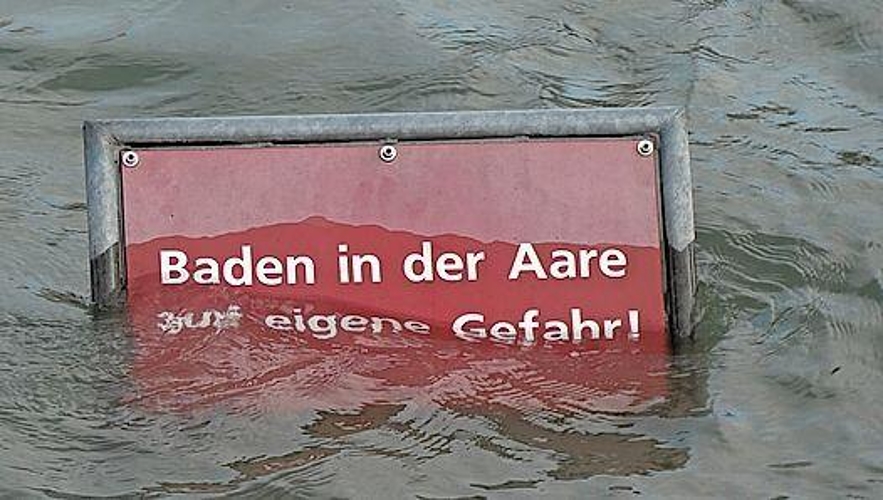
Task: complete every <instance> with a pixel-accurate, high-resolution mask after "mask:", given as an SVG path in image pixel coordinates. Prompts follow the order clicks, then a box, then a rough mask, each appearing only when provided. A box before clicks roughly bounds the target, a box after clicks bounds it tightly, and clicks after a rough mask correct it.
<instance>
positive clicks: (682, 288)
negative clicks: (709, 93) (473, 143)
mask: <svg viewBox="0 0 883 500" xmlns="http://www.w3.org/2000/svg"><path fill="white" fill-rule="evenodd" d="M83 134H84V142H85V149H84V152H85V164H86V199H87V205H88V219H89V259H90V265H91V284H92V300H93V302H94V303H95V305H96V306H97V307H98V308H108V307H115V306H119V305H120V304H122V303H123V297H124V296H125V289H126V276H125V272H126V271H125V270H126V266H125V242H124V241H123V237H124V233H123V230H122V224H123V213H122V189H121V184H122V183H121V169H122V166H121V155H122V153H123V152H124V151H126V150H127V149H128V148H133V147H139V148H144V147H169V146H192V147H212V148H218V147H235V146H245V145H248V146H266V147H271V146H274V145H289V144H304V143H322V142H326V143H327V142H352V141H360V142H365V141H377V142H378V144H381V143H384V142H389V141H396V140H403V141H404V140H457V139H498V138H507V137H508V138H511V137H527V138H555V137H557V138H567V137H574V138H576V137H622V136H636V135H637V136H640V135H646V136H653V139H654V140H655V141H656V142H657V143H658V150H659V176H658V177H659V179H660V184H661V189H660V190H659V192H660V194H661V199H662V200H661V201H662V208H661V209H662V214H661V216H662V219H663V222H664V223H663V224H662V228H663V231H662V232H663V235H662V246H663V255H664V259H665V263H664V266H663V268H664V270H665V275H666V276H665V283H666V287H667V290H665V291H664V295H665V303H666V313H667V315H668V318H669V331H670V333H671V336H672V339H674V340H678V339H683V338H686V337H689V336H691V334H692V331H691V327H692V310H693V302H694V294H695V291H696V277H695V263H694V255H693V247H694V240H695V231H694V225H693V196H692V182H691V175H690V156H689V149H688V141H687V129H686V124H685V117H684V112H683V110H681V109H680V108H674V107H660V108H603V109H591V110H569V109H568V110H564V109H562V110H530V111H473V112H431V113H382V114H339V115H300V116H255V117H226V118H156V119H121V120H94V121H86V122H85V123H84V125H83Z"/></svg>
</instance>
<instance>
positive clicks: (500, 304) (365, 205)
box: [122, 138, 669, 399]
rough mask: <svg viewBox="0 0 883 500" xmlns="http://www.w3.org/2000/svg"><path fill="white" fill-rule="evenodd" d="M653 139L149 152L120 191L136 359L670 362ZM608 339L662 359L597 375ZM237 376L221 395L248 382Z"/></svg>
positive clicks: (164, 371) (408, 381)
mask: <svg viewBox="0 0 883 500" xmlns="http://www.w3.org/2000/svg"><path fill="white" fill-rule="evenodd" d="M638 142H639V141H638V139H635V138H610V139H543V140H541V139H530V140H527V139H525V140H484V141H459V142H458V141H444V142H443V141H435V142H407V143H398V144H395V145H394V146H393V147H387V148H385V149H382V148H381V147H380V146H379V145H378V144H368V143H341V144H317V145H298V146H285V147H243V148H232V147H231V148H212V149H196V148H194V149H184V148H170V149H144V150H136V152H137V154H138V162H137V165H136V166H134V167H132V168H124V169H123V174H122V199H123V214H124V219H123V220H124V235H125V263H126V276H127V289H128V303H129V310H130V311H131V314H132V315H133V317H134V318H135V320H136V323H137V324H139V325H141V326H142V328H139V330H138V331H139V334H138V342H139V347H140V348H141V351H140V352H141V359H140V361H141V363H140V365H139V367H138V370H140V372H141V373H142V375H143V376H144V377H145V379H147V380H151V381H152V382H151V383H153V384H154V385H155V386H160V385H162V384H161V383H160V382H158V380H165V377H169V380H171V379H172V378H174V379H176V380H181V379H183V378H186V377H187V376H190V377H191V378H192V377H197V378H199V377H202V378H205V377H209V378H211V377H214V376H215V375H217V373H219V371H218V370H219V369H220V368H219V367H223V366H226V367H227V368H228V369H229V373H234V375H235V376H233V377H232V379H230V380H234V379H235V380H240V381H241V380H244V379H249V377H244V378H243V377H241V375H242V373H241V372H242V371H243V370H244V371H246V372H249V373H251V374H252V375H254V374H260V373H265V372H266V371H267V370H268V366H275V367H277V368H278V367H280V366H283V365H284V366H286V367H288V368H286V369H287V370H290V371H291V372H292V373H295V372H297V370H299V369H301V368H303V366H307V365H309V363H308V364H307V365H298V362H295V361H296V360H297V359H303V360H305V359H307V358H310V356H313V357H312V358H310V359H314V360H315V359H319V358H324V359H326V360H328V359H338V358H336V357H337V356H340V355H341V353H342V352H346V353H348V354H347V356H349V355H353V356H359V355H362V356H371V355H372V353H373V355H376V354H377V353H382V352H383V350H384V349H389V348H397V349H410V350H411V351H413V355H412V356H411V357H410V359H416V360H419V361H420V363H417V364H406V365H401V366H387V365H385V364H384V362H383V361H382V359H386V358H384V357H383V356H379V357H375V358H374V360H373V364H371V367H370V369H369V368H366V369H367V370H369V371H370V372H371V373H374V374H375V376H376V375H377V373H381V372H382V374H383V378H384V379H385V380H386V381H387V383H388V384H390V385H392V386H396V387H403V386H409V385H414V384H417V385H426V384H427V383H430V382H427V381H428V380H431V379H432V378H433V377H438V376H441V375H442V374H445V375H446V376H448V375H450V374H451V373H454V372H456V370H457V369H460V368H464V367H466V366H470V367H471V368H472V369H476V366H478V364H480V363H479V362H478V361H479V360H484V361H482V362H484V363H490V364H489V365H488V366H493V367H496V368H494V369H492V370H490V372H493V371H494V370H498V369H499V362H500V360H501V359H506V360H509V361H511V362H513V363H540V364H539V365H535V366H538V367H539V368H538V369H540V371H542V370H552V371H554V372H556V373H557V374H558V375H557V377H558V379H559V380H562V381H565V382H567V383H573V384H579V383H580V381H585V380H587V379H590V378H591V379H594V380H596V381H597V380H599V379H600V380H607V381H611V380H614V382H611V383H614V385H615V380H616V379H619V380H622V379H629V377H631V378H632V379H634V378H635V377H637V379H642V380H643V379H644V378H645V377H652V372H653V371H654V370H656V369H658V368H660V367H659V366H656V365H657V364H659V363H663V364H664V361H661V360H663V357H662V356H661V355H664V354H665V353H667V352H668V347H669V339H668V334H667V331H666V324H667V322H666V313H665V305H664V304H665V301H664V294H663V290H664V267H663V257H662V255H663V251H662V244H661V228H660V209H659V207H660V199H659V196H660V195H659V181H658V173H657V159H656V157H655V155H653V154H640V153H639V149H640V148H638V147H637V146H638ZM379 153H380V154H379ZM219 332H222V334H220V335H219ZM209 338H211V339H212V340H211V342H208V341H207V339H209ZM208 344H211V345H208ZM243 344H248V345H251V346H259V345H265V346H266V345H272V346H273V348H272V349H269V350H266V351H261V350H260V349H258V351H256V352H263V354H261V355H255V354H254V353H252V354H246V355H243V354H242V353H243V352H245V351H243V350H242V348H241V347H242V345H243ZM340 349H344V351H341V350H340ZM347 349H349V350H347ZM446 349H453V350H454V351H457V352H466V351H468V353H469V354H468V355H467V356H465V357H463V356H454V357H450V356H449V357H447V358H446V357H444V356H442V357H439V356H438V355H437V354H438V353H439V352H443V351H445V350H446ZM464 350H465V351H464ZM602 351H604V352H610V353H611V354H612V351H615V352H617V353H622V354H623V355H637V354H639V353H642V354H645V355H650V357H651V358H652V359H653V360H655V361H652V362H648V361H646V359H651V358H646V357H645V358H642V359H645V361H644V362H643V364H642V363H632V362H628V361H624V362H620V361H618V362H615V363H612V364H611V363H607V364H606V367H605V368H603V370H602V371H603V375H599V373H598V372H597V370H598V363H597V361H592V360H591V359H590V358H591V357H592V356H593V355H594V354H597V353H599V352H602ZM237 352H238V353H239V354H235V353H237ZM430 352H431V353H435V355H429V353H430ZM269 353H271V354H269ZM359 353H362V354H359ZM629 353H631V354H629ZM236 356H239V358H236ZM254 356H258V357H259V358H260V359H254ZM280 356H281V357H282V358H285V359H286V360H287V361H285V363H282V364H280V362H279V359H281V358H279V357H280ZM268 357H269V358H272V359H274V360H275V361H268V359H267V358H268ZM340 359H342V358H340ZM293 360H294V361H293ZM201 362H204V363H203V364H201ZM304 363H306V361H304ZM477 363H478V364H477ZM233 365H236V368H232V366H233ZM620 365H621V366H620ZM209 366H211V368H209ZM298 366H300V368H298ZM309 366H313V365H309ZM613 366H616V367H617V368H616V369H615V370H613V372H615V373H616V375H615V376H613V375H611V368H612V367H613ZM221 371H223V370H221ZM490 372H488V373H490ZM229 373H228V374H229ZM151 377H152V378H151ZM228 378H229V377H228ZM223 379H224V377H223V376H222V377H218V378H215V379H212V380H213V382H212V383H211V384H208V386H211V387H213V389H211V390H209V391H208V393H211V392H212V391H215V392H218V391H220V392H223V391H226V390H231V389H230V387H231V386H230V385H229V384H230V383H233V385H234V386H236V387H240V386H241V384H239V383H235V382H230V380H227V381H224V380H223ZM418 380H419V381H422V382H419V383H418V382H416V381H418ZM600 383H601V384H602V385H603V383H604V382H600ZM224 384H227V385H224ZM237 384H239V385H237ZM184 385H186V384H182V385H181V386H180V387H178V388H177V391H178V394H179V395H180V391H181V390H182V387H183V386H184ZM639 385H641V384H639ZM650 385H651V386H652V388H650V389H647V390H648V391H649V395H651V396H652V395H653V394H656V395H658V393H659V390H660V389H659V387H658V385H653V384H650ZM643 386H644V387H645V388H646V387H647V385H646V384H643ZM188 387H192V384H191V385H189V386H188ZM203 387H206V386H205V385H203ZM240 388H241V387H240ZM574 390H577V389H571V393H572V392H573V391H574ZM639 392H640V391H639ZM202 396H206V397H211V396H210V395H207V393H203V394H202ZM202 396H200V397H202ZM540 399H542V398H540Z"/></svg>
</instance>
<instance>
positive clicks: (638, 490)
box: [0, 0, 883, 498]
mask: <svg viewBox="0 0 883 500" xmlns="http://www.w3.org/2000/svg"><path fill="white" fill-rule="evenodd" d="M879 12H880V6H879V2H876V1H873V0H855V1H850V2H835V1H828V0H788V1H781V2H770V1H766V0H749V1H745V2H737V3H736V2H688V1H663V2H640V1H623V2H591V1H589V2H570V1H561V2H548V1H543V2H540V1H526V2H518V5H511V4H509V3H506V4H502V3H501V4H495V3H489V2H467V3H463V2H461V3H458V4H456V5H454V4H449V3H444V2H437V1H429V0H427V1H417V2H406V3H396V2H364V1H360V2H335V3H317V2H309V3H308V2H294V3H291V4H286V5H280V4H278V3H277V2H266V1H257V2H249V3H247V4H246V3H242V2H218V3H217V4H216V5H213V7H212V8H206V6H205V5H203V4H200V3H195V2H180V1H174V0H164V1H151V2H143V1H142V2H122V3H118V4H117V5H116V6H115V8H113V9H110V8H107V7H106V6H101V7H100V8H98V7H96V6H87V5H78V6H63V5H59V4H58V2H54V1H48V0H28V1H18V0H7V1H6V2H3V3H2V5H0V110H2V112H3V119H2V120H0V280H2V282H3V285H4V286H3V287H2V292H0V335H2V337H3V339H4V341H3V342H2V343H0V361H2V362H0V401H2V405H0V449H2V451H3V453H2V454H0V477H2V479H3V480H2V481H0V483H2V484H0V491H2V492H3V493H5V494H8V495H10V496H15V497H20V496H24V495H41V494H42V495H46V496H73V495H84V496H96V495H124V494H129V495H139V494H146V495H152V494H155V495H162V494H168V493H173V492H179V493H190V494H198V493H204V494H206V495H225V494H244V495H251V496H254V497H260V496H268V495H284V494H289V495H291V494H295V493H296V494H299V495H302V496H316V497H329V496H341V497H358V496H362V497H372V496H373V497H414V496H422V497H433V498H434V497H446V498H449V497H458V496H460V497H469V496H487V497H501V496H507V497H508V496H518V495H521V496H537V495H549V496H558V497H568V496H569V497H581V496H586V495H592V494H594V495H598V494H605V495H611V496H619V497H631V496H635V495H638V494H641V495H643V496H663V497H675V498H684V497H721V496H724V497H746V496H748V497H766V498H771V497H777V496H785V495H787V496H791V497H809V498H830V497H844V496H851V497H853V498H877V497H880V496H881V492H883V453H881V451H880V450H883V424H881V422H883V419H881V418H880V410H879V408H881V407H883V390H881V389H880V387H883V369H881V366H883V364H881V360H883V335H881V331H883V311H881V307H883V273H881V268H883V229H881V223H880V221H881V220H883V205H881V204H880V199H879V198H880V197H879V195H878V193H879V192H881V187H883V186H881V182H883V177H881V167H883V165H881V158H883V150H881V146H880V141H879V138H880V132H881V129H883V127H881V115H880V109H883V108H881V98H883V94H881V89H883V85H881V83H883V72H881V67H883V65H881V64H880V63H881V56H883V52H881V50H883V38H881V33H883V30H881V29H880V28H881V22H883V21H881V20H883V18H881V16H880V14H879ZM645 104H673V105H680V106H685V107H686V108H687V110H688V113H689V119H690V129H691V145H692V151H691V152H692V154H693V165H694V180H695V183H696V208H697V225H698V228H697V229H698V234H699V240H698V252H699V253H698V258H699V264H700V272H701V274H700V280H701V283H700V285H701V287H700V302H701V304H700V314H701V322H700V325H699V329H698V335H699V336H700V339H699V341H698V342H697V343H696V345H693V346H690V347H689V348H687V349H685V350H683V351H682V352H680V353H678V354H677V355H676V356H674V357H673V358H672V359H671V360H670V361H669V362H668V363H667V366H668V375H667V377H666V381H667V387H668V392H667V395H666V396H665V397H664V398H661V399H660V400H659V401H655V402H654V403H653V404H652V405H649V406H647V407H641V408H639V409H632V411H631V412H624V413H623V412H618V413H617V412H612V413H611V412H604V411H601V410H599V409H583V410H582V411H571V412H569V413H568V412H567V411H564V410H562V409H558V410H553V411H544V410H543V409H541V408H537V407H535V406H534V407H523V406H518V405H508V406H507V405H500V404H496V403H495V402H494V401H491V400H483V401H482V402H481V404H477V403H474V402H472V404H470V401H468V400H464V399H463V398H448V399H446V400H444V401H442V402H435V401H432V400H431V399H430V398H426V397H423V398H422V399H421V397H419V395H415V394H414V393H411V394H410V395H409V396H408V398H409V399H405V400H401V401H383V400H380V399H378V398H375V397H374V394H373V393H372V387H371V386H370V384H369V385H368V386H362V387H358V388H357V389H358V390H354V391H349V392H348V393H345V394H347V395H348V396H349V397H345V398H344V399H346V404H345V405H344V404H336V405H329V406H327V407H324V408H318V407H316V408H310V407H307V408H303V409H302V410H298V411H291V407H290V406H289V407H288V408H286V406H285V405H276V406H274V405H272V404H268V400H269V401H270V402H272V400H273V399H272V391H269V395H270V397H269V398H268V400H262V401H260V403H258V402H257V401H256V400H255V399H254V398H253V397H252V396H251V395H248V394H246V395H239V396H235V397H229V398H224V399H223V401H217V402H215V403H213V404H209V405H201V406H198V407H196V408H191V409H184V410H180V409H179V410H176V411H150V410H149V409H145V408H144V407H143V406H142V405H139V404H138V402H137V401H133V399H132V394H135V393H137V386H136V384H134V383H133V378H132V376H131V375H132V374H131V373H130V370H131V363H132V361H133V356H134V354H133V353H134V347H135V346H134V345H133V341H132V335H131V334H132V332H131V331H130V330H129V329H128V327H127V326H126V323H125V321H124V320H123V319H121V318H118V317H113V316H110V317H109V316H94V315H92V314H91V313H90V312H89V311H88V309H87V308H86V307H85V304H86V302H87V300H86V298H85V297H86V296H87V294H88V280H87V270H86V264H85V263H86V259H87V257H86V255H87V254H86V233H85V207H84V205H83V197H84V196H83V170H82V160H81V139H80V131H79V126H80V122H81V121H82V120H83V119H85V118H92V117H120V116H168V115H174V116H192V115H217V114H261V113H264V114H279V113H307V112H337V111H384V110H438V109H487V108H538V107H539V108H545V107H594V106H614V105H645ZM346 366H347V365H341V366H340V367H339V368H338V369H339V370H345V369H346V368H345V367H346ZM256 392H260V393H262V392H263V391H256ZM354 394H358V395H359V396H353V395H354ZM605 467H606V469H605Z"/></svg>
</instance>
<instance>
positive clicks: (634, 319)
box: [629, 309, 641, 342]
mask: <svg viewBox="0 0 883 500" xmlns="http://www.w3.org/2000/svg"><path fill="white" fill-rule="evenodd" d="M629 330H630V333H629V340H631V341H632V342H637V341H638V340H640V339H641V328H640V326H639V321H638V311H637V310H635V309H629Z"/></svg>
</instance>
